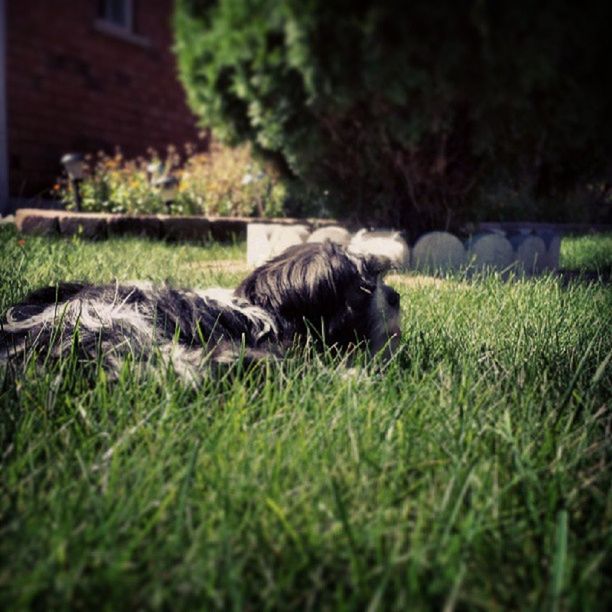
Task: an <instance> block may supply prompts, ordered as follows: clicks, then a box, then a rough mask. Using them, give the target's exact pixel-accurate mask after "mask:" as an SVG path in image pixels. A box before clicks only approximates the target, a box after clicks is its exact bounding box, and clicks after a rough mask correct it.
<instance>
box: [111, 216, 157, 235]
mask: <svg viewBox="0 0 612 612" xmlns="http://www.w3.org/2000/svg"><path fill="white" fill-rule="evenodd" d="M107 227H108V235H109V236H142V237H145V238H159V237H160V236H161V221H160V220H159V219H158V217H156V216H154V215H110V216H109V217H108V221H107Z"/></svg>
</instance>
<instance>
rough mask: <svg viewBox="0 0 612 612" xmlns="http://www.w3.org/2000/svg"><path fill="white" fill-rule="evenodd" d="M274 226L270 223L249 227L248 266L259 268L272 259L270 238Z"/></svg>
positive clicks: (250, 225)
mask: <svg viewBox="0 0 612 612" xmlns="http://www.w3.org/2000/svg"><path fill="white" fill-rule="evenodd" d="M273 227H274V226H273V225H270V224H269V223H249V224H248V225H247V264H248V265H249V266H253V267H257V266H260V265H261V264H262V263H264V262H265V261H267V260H268V259H269V258H270V237H271V235H272V228H273Z"/></svg>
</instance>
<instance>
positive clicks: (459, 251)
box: [412, 232, 466, 272]
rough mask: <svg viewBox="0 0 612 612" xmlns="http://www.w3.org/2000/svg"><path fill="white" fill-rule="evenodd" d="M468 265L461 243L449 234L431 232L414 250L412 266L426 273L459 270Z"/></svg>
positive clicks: (418, 241)
mask: <svg viewBox="0 0 612 612" xmlns="http://www.w3.org/2000/svg"><path fill="white" fill-rule="evenodd" d="M465 263H466V252H465V249H464V248H463V245H462V244H461V241H460V240H459V238H457V237H456V236H453V235H452V234H449V233H448V232H430V233H429V234H425V235H423V236H421V237H420V238H419V239H418V240H417V243H416V244H415V245H414V248H413V249H412V265H413V266H414V267H415V268H417V269H419V270H425V271H431V272H433V271H439V272H447V271H452V270H458V269H459V268H461V266H463V265H465Z"/></svg>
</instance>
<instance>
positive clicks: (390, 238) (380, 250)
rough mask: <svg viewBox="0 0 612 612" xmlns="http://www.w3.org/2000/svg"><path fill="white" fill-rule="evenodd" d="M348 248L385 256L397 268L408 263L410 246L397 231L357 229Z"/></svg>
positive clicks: (406, 265)
mask: <svg viewBox="0 0 612 612" xmlns="http://www.w3.org/2000/svg"><path fill="white" fill-rule="evenodd" d="M349 250H351V251H352V252H354V253H363V254H369V255H381V256H383V257H387V258H388V259H390V260H391V262H392V263H393V265H394V266H395V267H396V268H399V269H405V268H407V267H408V266H409V265H410V248H409V247H408V244H407V242H406V241H405V240H404V239H403V238H402V237H401V236H400V234H399V232H393V231H382V230H377V231H372V232H369V231H367V230H365V229H362V230H359V231H358V232H357V233H356V234H355V235H354V236H353V238H352V239H351V242H350V244H349Z"/></svg>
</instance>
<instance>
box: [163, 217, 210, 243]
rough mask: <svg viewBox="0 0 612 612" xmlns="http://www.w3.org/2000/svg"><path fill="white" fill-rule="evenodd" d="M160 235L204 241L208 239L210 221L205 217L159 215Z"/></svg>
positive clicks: (179, 239) (168, 238) (176, 239)
mask: <svg viewBox="0 0 612 612" xmlns="http://www.w3.org/2000/svg"><path fill="white" fill-rule="evenodd" d="M158 217H159V220H160V222H161V236H162V238H166V239H167V240H172V241H182V240H188V241H193V242H204V241H207V240H209V239H210V221H209V220H208V219H207V218H206V217H199V216H196V215H192V216H185V217H183V216H181V217H178V216H176V217H175V216H171V215H159V216H158Z"/></svg>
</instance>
